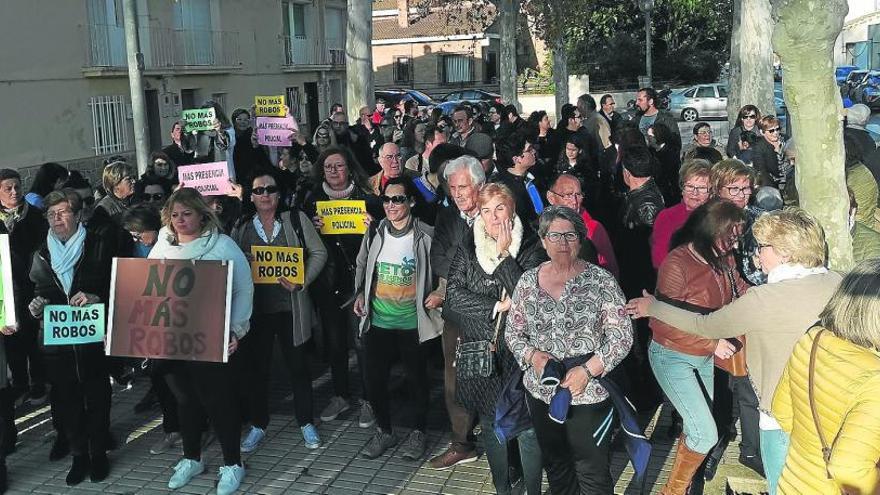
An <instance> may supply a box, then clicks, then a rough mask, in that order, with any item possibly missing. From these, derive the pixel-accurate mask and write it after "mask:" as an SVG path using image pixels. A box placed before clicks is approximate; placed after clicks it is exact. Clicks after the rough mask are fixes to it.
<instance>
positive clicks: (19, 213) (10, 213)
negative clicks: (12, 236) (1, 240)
mask: <svg viewBox="0 0 880 495" xmlns="http://www.w3.org/2000/svg"><path fill="white" fill-rule="evenodd" d="M27 211H28V204H27V201H24V202H22V204H21V206H19V207H16V208H11V209H8V210H7V209H6V208H0V221H3V225H5V226H6V232H9V233H12V229H14V228H15V224H17V223H18V221H19V220H21V219H22V218H24V216H25V215H27Z"/></svg>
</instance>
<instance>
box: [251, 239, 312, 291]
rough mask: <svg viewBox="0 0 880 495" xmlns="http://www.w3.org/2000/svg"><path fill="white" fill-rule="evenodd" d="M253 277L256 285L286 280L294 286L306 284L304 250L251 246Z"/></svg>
mask: <svg viewBox="0 0 880 495" xmlns="http://www.w3.org/2000/svg"><path fill="white" fill-rule="evenodd" d="M251 255H253V261H251V276H253V279H254V283H255V284H277V283H278V279H279V278H286V279H287V281H288V282H290V283H292V284H300V285H302V284H304V283H305V275H306V269H305V263H303V249H302V248H292V247H277V246H251Z"/></svg>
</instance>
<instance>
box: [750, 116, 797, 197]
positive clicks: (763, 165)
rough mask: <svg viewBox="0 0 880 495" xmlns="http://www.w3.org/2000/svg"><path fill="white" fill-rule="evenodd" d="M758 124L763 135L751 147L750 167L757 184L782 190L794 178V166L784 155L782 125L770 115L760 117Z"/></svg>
mask: <svg viewBox="0 0 880 495" xmlns="http://www.w3.org/2000/svg"><path fill="white" fill-rule="evenodd" d="M758 125H759V126H760V128H761V135H762V136H763V137H764V139H760V140H758V142H757V143H755V147H754V148H752V167H754V169H755V172H756V173H757V174H758V185H759V186H773V187H775V188H777V189H779V190H780V191H783V190H785V186H786V185H787V183H788V182H790V181H792V180H793V179H794V177H793V175H794V166H792V164H791V163H790V161H789V159H788V157H786V156H785V148H786V147H785V140H784V139H783V136H782V127H781V126H780V124H779V120H777V119H776V117H771V116H767V117H764V118H762V119H761V121H760V122H759V124H758Z"/></svg>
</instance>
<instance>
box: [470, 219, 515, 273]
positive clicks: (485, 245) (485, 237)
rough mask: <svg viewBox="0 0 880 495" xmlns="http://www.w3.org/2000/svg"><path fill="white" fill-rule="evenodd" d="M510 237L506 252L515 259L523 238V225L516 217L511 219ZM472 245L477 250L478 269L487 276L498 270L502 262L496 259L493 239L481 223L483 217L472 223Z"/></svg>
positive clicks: (496, 252) (495, 245)
mask: <svg viewBox="0 0 880 495" xmlns="http://www.w3.org/2000/svg"><path fill="white" fill-rule="evenodd" d="M510 236H511V237H512V238H513V240H512V242H511V243H510V248H508V251H509V252H510V256H511V257H513V258H516V255H517V254H519V248H520V246H521V244H522V237H523V225H522V222H521V221H520V219H519V217H517V216H514V217H513V230H512V231H511V232H510ZM474 245H475V247H476V250H477V253H476V254H477V262H478V263H479V264H480V268H482V269H483V271H484V272H486V273H487V274H489V275H492V274H493V273H495V269H496V268H498V265H500V264H501V262H502V261H503V260H499V259H498V248H497V244H496V242H495V239H493V238H492V237H491V236H489V234H488V233H487V232H486V224H485V223H484V222H483V217H481V216H479V215H478V216H477V219H476V220H475V221H474Z"/></svg>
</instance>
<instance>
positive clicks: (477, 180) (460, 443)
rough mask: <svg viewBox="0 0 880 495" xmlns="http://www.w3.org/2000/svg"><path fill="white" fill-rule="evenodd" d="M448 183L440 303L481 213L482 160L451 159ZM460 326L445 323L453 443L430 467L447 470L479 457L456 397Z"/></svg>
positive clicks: (434, 264)
mask: <svg viewBox="0 0 880 495" xmlns="http://www.w3.org/2000/svg"><path fill="white" fill-rule="evenodd" d="M443 176H444V178H445V181H446V182H447V184H448V185H449V193H450V196H451V197H452V199H453V201H454V204H452V205H449V206H447V207H446V208H443V209H442V210H440V211H439V212H438V213H437V221H436V223H435V226H434V240H433V243H432V245H431V269H432V270H433V271H434V273H435V274H436V275H437V276H439V277H440V283H439V286H438V289H437V290H436V291H434V293H432V294H431V295H430V296H429V298H431V297H437V298H439V299H440V304H442V301H443V300H445V298H446V278H447V276H448V275H449V267H450V265H452V260H453V259H454V258H455V254H456V253H457V252H458V248H459V246H460V245H461V243H462V241H463V240H464V238H465V237H467V234H468V231H469V230H470V229H471V227H472V226H473V222H474V220H475V219H476V218H477V214H478V213H479V210H480V208H479V203H478V201H477V200H478V196H479V190H480V187H481V186H482V185H483V184H484V183H485V182H486V176H485V174H484V173H483V168H482V166H481V164H480V161H479V160H477V159H476V158H474V157H471V156H463V157H461V158H456V159H455V160H452V161H450V162H449V163H448V164H447V165H446V167H445V169H444V172H443ZM458 336H459V329H458V327H457V326H455V325H452V324H451V323H450V322H449V321H444V323H443V358H444V363H445V366H444V374H443V392H444V396H445V399H446V409H447V411H448V413H449V422H450V423H451V424H452V443H451V444H450V445H449V448H448V449H446V451H444V452H443V453H441V454H440V455H438V456H436V457H434V458H433V459H431V461H430V464H431V467H433V468H435V469H445V468H448V467H452V466H454V465H456V464H461V463H464V462H470V461H472V460H474V459H476V457H477V452H476V450H475V448H474V443H473V441H472V440H471V439H469V438H468V435H469V433H470V430H471V427H472V426H473V423H474V415H473V414H471V413H470V412H468V411H467V410H466V409H465V408H463V407H462V406H461V405H460V404H459V403H458V402H457V401H456V400H455V366H454V360H455V346H456V343H457V341H458Z"/></svg>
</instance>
